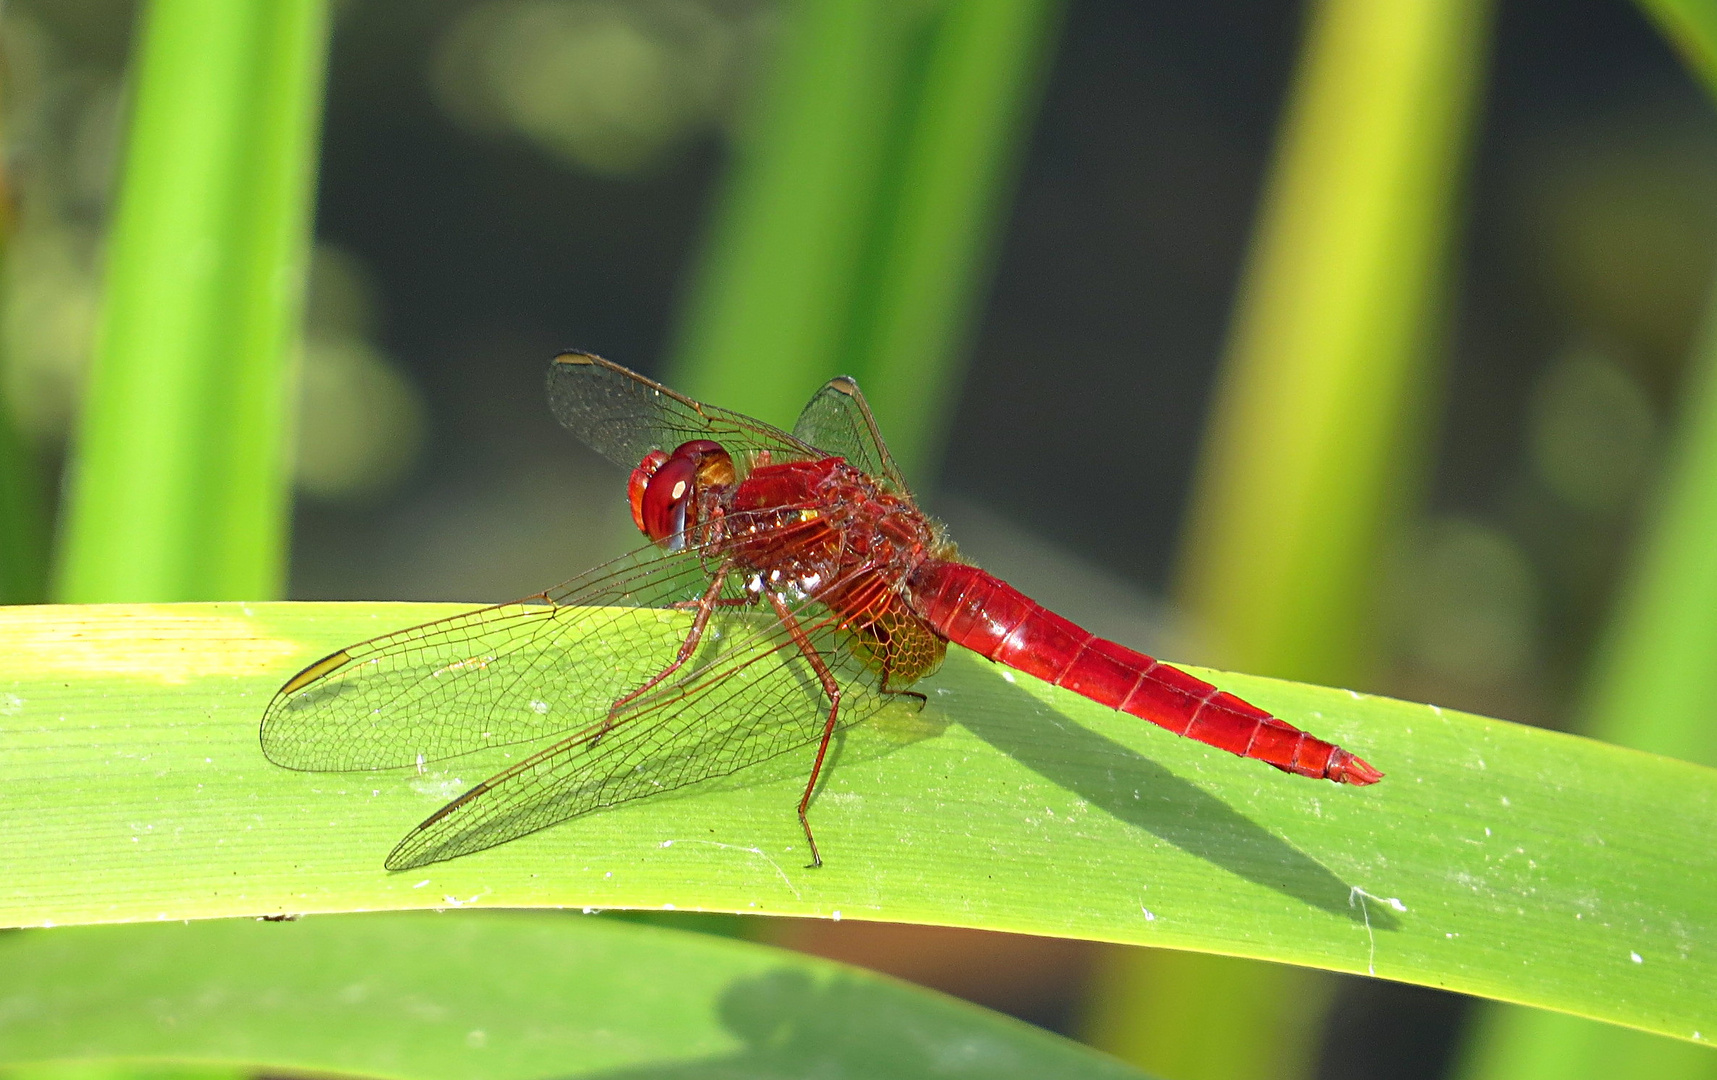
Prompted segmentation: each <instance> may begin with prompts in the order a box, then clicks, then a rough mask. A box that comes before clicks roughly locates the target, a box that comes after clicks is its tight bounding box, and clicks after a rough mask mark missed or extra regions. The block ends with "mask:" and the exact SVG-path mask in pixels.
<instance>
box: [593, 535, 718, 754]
mask: <svg viewBox="0 0 1717 1080" xmlns="http://www.w3.org/2000/svg"><path fill="white" fill-rule="evenodd" d="M732 569H733V562H732V561H731V560H727V561H723V562H722V564H721V565H720V566H719V567H717V568H716V571H715V573H714V574H713V575H711V576H710V582H709V588H707V589H705V590H704V594H703V595H702V596H701V597H699V598H698V599H696V600H694V601H692V603H694V604H696V605H697V614H696V615H695V616H693V617H692V627H691V629H690V630H689V631H687V632H686V639H685V640H684V641H682V642H681V643H680V651H679V652H678V653H677V654H676V655H675V656H674V659H673V662H672V663H670V664H669V665H668V666H667V667H665V668H663V669H662V670H661V671H658V672H657V673H656V674H654V675H652V676H650V679H649V681H648V682H646V683H644V685H642V686H640V687H638V688H637V689H636V690H633V691H632V692H631V693H628V694H625V695H622V696H621V697H618V698H615V699H614V704H612V705H610V706H608V715H607V716H606V717H604V718H603V721H602V730H601V731H598V732H597V733H596V735H595V736H594V737H593V738H592V739H591V740H590V745H591V746H595V745H596V744H597V742H599V741H600V740H601V738H602V736H604V735H606V734H607V733H608V730H609V729H610V728H612V727H613V726H614V717H615V715H616V714H617V713H619V712H620V710H621V709H624V708H625V707H626V706H628V705H630V704H632V703H633V702H634V701H637V700H638V699H639V698H641V697H643V696H644V695H645V694H647V693H649V692H650V691H651V690H654V689H655V688H656V687H658V686H660V685H661V684H662V681H663V680H664V679H666V678H668V677H669V676H671V675H672V674H673V673H674V672H676V671H678V670H680V668H682V667H684V666H685V663H686V661H687V660H690V659H691V658H692V657H693V656H694V655H696V653H697V651H698V643H699V642H700V641H702V640H703V633H704V629H705V628H706V627H708V626H709V618H710V616H711V615H713V614H715V609H716V608H718V607H722V606H724V605H723V604H722V602H721V587H722V585H723V584H725V583H726V581H727V575H728V571H730V570H732ZM682 603H684V601H682ZM674 606H675V607H679V606H680V605H679V604H675V605H674Z"/></svg>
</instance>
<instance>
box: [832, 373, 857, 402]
mask: <svg viewBox="0 0 1717 1080" xmlns="http://www.w3.org/2000/svg"><path fill="white" fill-rule="evenodd" d="M823 388H824V389H825V390H833V391H834V392H835V393H837V394H845V395H846V396H847V397H858V396H859V385H858V380H857V379H855V378H853V377H852V376H851V375H836V376H835V377H834V378H832V379H830V380H829V381H828V382H826V383H824V384H823Z"/></svg>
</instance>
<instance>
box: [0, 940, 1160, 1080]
mask: <svg viewBox="0 0 1717 1080" xmlns="http://www.w3.org/2000/svg"><path fill="white" fill-rule="evenodd" d="M0 965H4V967H5V969H6V972H7V978H6V983H5V985H4V986H0V1067H5V1066H8V1065H16V1064H20V1063H39V1062H56V1061H67V1060H76V1061H81V1062H85V1063H88V1062H101V1061H130V1062H138V1061H163V1060H165V1061H175V1062H179V1063H186V1064H196V1065H211V1064H213V1065H224V1064H231V1063H243V1064H244V1065H246V1066H248V1067H249V1068H251V1069H252V1070H255V1069H259V1068H260V1069H262V1070H265V1071H267V1072H270V1073H288V1074H295V1075H306V1074H308V1075H326V1074H329V1073H345V1074H359V1075H365V1076H375V1077H384V1078H386V1077H401V1078H410V1080H466V1078H469V1077H484V1078H486V1080H528V1078H532V1077H569V1076H581V1077H605V1078H608V1080H646V1078H651V1080H682V1078H683V1080H691V1078H693V1077H700V1078H716V1077H776V1076H779V1077H789V1076H810V1075H813V1074H824V1075H841V1076H897V1077H916V1076H924V1077H928V1076H937V1077H966V1076H969V1077H983V1078H984V1080H990V1078H992V1077H1002V1078H1006V1077H1018V1078H1021V1080H1027V1078H1036V1077H1042V1076H1068V1077H1090V1078H1092V1080H1097V1078H1114V1080H1123V1078H1125V1077H1137V1076H1139V1075H1140V1074H1139V1073H1137V1072H1134V1071H1133V1070H1132V1069H1129V1068H1127V1067H1126V1066H1124V1065H1121V1064H1120V1063H1119V1062H1115V1061H1113V1060H1110V1059H1108V1058H1105V1057H1103V1056H1102V1055H1100V1054H1097V1053H1095V1052H1094V1051H1091V1050H1089V1049H1086V1048H1085V1047H1082V1046H1079V1045H1077V1044H1075V1043H1071V1042H1068V1041H1067V1040H1065V1039H1060V1038H1057V1037H1056V1036H1054V1035H1050V1034H1048V1033H1046V1032H1043V1031H1040V1030H1038V1029H1036V1028H1033V1027H1030V1026H1029V1025H1026V1024H1022V1023H1020V1022H1019V1021H1016V1020H1011V1019H1009V1018H1007V1017H1004V1016H1000V1015H998V1014H996V1013H992V1012H989V1011H987V1010H984V1009H980V1008H977V1007H976V1006H973V1005H968V1004H966V1003H964V1002H960V1001H955V1000H953V999H951V998H948V997H945V996H943V995H941V994H936V993H932V992H930V991H926V990H920V989H917V988H915V987H910V986H907V985H905V984H902V983H898V982H895V981H894V980H892V979H885V978H882V977H880V976H877V975H872V974H870V973H868V972H864V971H859V970H856V969H853V968H847V967H844V966H842V965H839V964H832V963H829V962H827V961H821V960H813V959H811V958H809V957H805V956H800V955H798V954H795V953H790V952H786V951H783V950H779V949H772V948H769V947H767V946H762V945H752V944H747V943H744V942H737V941H726V940H722V939H718V938H712V937H707V936H705V935H701V934H693V933H687V932H685V931H677V930H665V929H661V928H657V927H646V926H633V925H628V924H625V923H618V922H613V921H610V920H598V919H583V918H580V917H578V916H563V915H541V914H516V913H515V914H507V915H489V916H480V915H475V914H472V915H466V916H463V917H459V918H445V919H438V918H435V917H434V916H425V915H394V916H373V915H372V916H345V917H335V918H316V919H307V920H304V921H303V922H300V923H287V924H273V923H256V922H245V921H232V920H227V921H221V922H207V923H195V924H192V925H189V926H176V925H175V926H148V927H143V926H111V927H88V928H78V929H71V930H59V931H54V932H52V933H39V932H34V933H25V934H15V935H10V936H9V937H8V938H7V939H5V940H0Z"/></svg>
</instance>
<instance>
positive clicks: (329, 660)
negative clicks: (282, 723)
mask: <svg viewBox="0 0 1717 1080" xmlns="http://www.w3.org/2000/svg"><path fill="white" fill-rule="evenodd" d="M351 662H352V654H351V652H350V651H349V650H346V649H341V650H340V651H339V652H335V653H329V654H328V655H327V656H324V657H323V658H322V659H320V660H318V661H316V662H315V663H313V664H311V665H309V666H308V667H306V668H305V669H304V670H303V671H300V672H299V673H298V674H296V675H294V676H292V678H290V679H287V680H286V683H285V685H283V686H281V688H280V689H279V691H277V692H276V694H275V696H276V697H290V696H291V695H293V694H296V693H297V692H298V691H300V690H302V689H304V688H305V687H306V686H309V685H310V684H311V683H313V682H315V681H316V680H317V679H320V678H322V677H324V676H326V675H332V674H333V673H334V672H336V671H339V670H340V669H341V668H343V667H345V666H346V665H347V664H349V663H351Z"/></svg>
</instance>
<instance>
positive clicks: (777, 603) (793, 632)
mask: <svg viewBox="0 0 1717 1080" xmlns="http://www.w3.org/2000/svg"><path fill="white" fill-rule="evenodd" d="M769 604H770V606H771V607H773V608H774V609H775V617H776V618H777V619H780V620H781V625H782V626H784V627H786V629H787V635H788V636H789V637H791V638H792V639H793V644H795V645H797V646H799V651H800V652H801V653H804V654H805V659H806V661H808V662H809V663H810V665H811V670H812V671H815V672H816V673H817V681H818V682H820V683H822V684H823V693H825V694H827V695H828V698H829V719H828V722H826V723H825V724H824V725H823V741H822V742H820V743H818V744H817V760H816V761H815V762H813V763H812V765H811V778H810V779H809V780H807V781H806V782H805V794H804V795H803V796H802V797H801V798H800V799H799V825H800V827H801V828H803V829H804V830H805V842H806V843H807V844H810V845H811V865H810V866H807V867H805V869H807V870H810V869H812V868H813V867H818V866H821V865H823V857H822V856H821V855H819V854H817V838H816V837H814V836H812V835H811V820H810V818H808V817H806V816H805V814H806V811H807V810H809V809H810V806H811V793H812V792H814V791H816V790H817V775H818V774H819V773H821V772H822V771H823V758H824V757H825V756H826V755H827V754H828V752H829V737H830V736H832V735H833V734H834V733H835V720H836V718H838V717H839V716H840V714H841V685H840V683H837V682H836V681H835V675H834V672H832V671H830V670H829V665H828V664H827V663H825V662H824V661H823V655H822V654H821V653H819V652H818V651H817V647H816V645H814V644H812V643H811V636H810V635H809V634H807V633H805V628H804V627H803V626H800V625H799V620H798V619H795V618H794V617H793V613H792V612H791V611H788V610H787V603H786V601H784V600H782V599H781V594H780V593H775V592H772V593H770V594H769Z"/></svg>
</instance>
